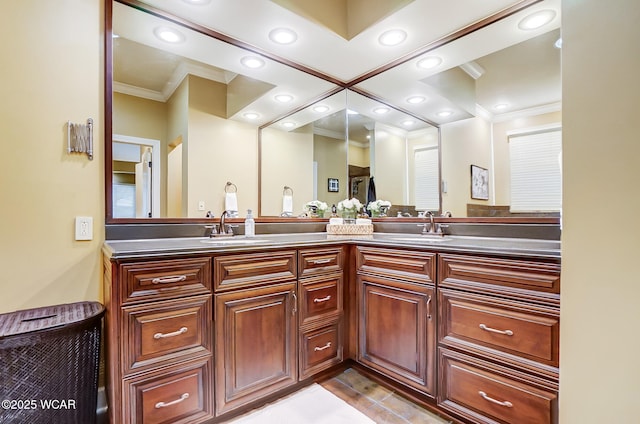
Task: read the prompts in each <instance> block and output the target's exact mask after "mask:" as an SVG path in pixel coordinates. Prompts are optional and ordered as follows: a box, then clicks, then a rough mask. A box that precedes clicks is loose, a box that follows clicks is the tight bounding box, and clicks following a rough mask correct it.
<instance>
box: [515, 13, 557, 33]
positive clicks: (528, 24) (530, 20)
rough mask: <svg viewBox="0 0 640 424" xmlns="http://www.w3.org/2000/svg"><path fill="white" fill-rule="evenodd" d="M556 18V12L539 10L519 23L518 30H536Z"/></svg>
mask: <svg viewBox="0 0 640 424" xmlns="http://www.w3.org/2000/svg"><path fill="white" fill-rule="evenodd" d="M555 17H556V12H555V11H554V10H551V9H545V10H541V11H539V12H536V13H532V14H531V15H529V16H526V17H524V18H523V19H522V20H521V21H520V22H519V23H518V28H520V29H522V30H525V31H529V30H532V29H538V28H540V27H541V26H543V25H546V24H548V23H549V22H551V21H552V20H553V18H555Z"/></svg>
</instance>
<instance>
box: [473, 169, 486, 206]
mask: <svg viewBox="0 0 640 424" xmlns="http://www.w3.org/2000/svg"><path fill="white" fill-rule="evenodd" d="M471 198H472V199H479V200H489V171H488V170H486V169H485V168H481V167H479V166H477V165H471Z"/></svg>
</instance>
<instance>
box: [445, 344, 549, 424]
mask: <svg viewBox="0 0 640 424" xmlns="http://www.w3.org/2000/svg"><path fill="white" fill-rule="evenodd" d="M440 379H441V384H440V393H439V396H438V404H439V406H441V407H443V408H444V409H447V410H449V411H452V412H455V413H457V414H460V415H462V416H464V417H465V418H467V419H468V420H470V421H472V422H477V423H486V422H494V421H493V420H496V421H498V422H504V423H518V424H552V423H557V422H558V417H557V409H558V406H557V387H556V386H554V385H553V384H551V383H548V384H546V383H545V382H544V381H541V380H528V379H527V377H526V375H524V374H518V373H515V372H509V371H508V370H506V369H504V368H499V367H492V366H490V365H489V364H488V363H485V362H482V361H479V360H475V359H473V358H471V357H467V356H465V355H461V354H457V353H455V352H451V351H448V350H446V349H440Z"/></svg>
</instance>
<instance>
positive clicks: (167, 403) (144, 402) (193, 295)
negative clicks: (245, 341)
mask: <svg viewBox="0 0 640 424" xmlns="http://www.w3.org/2000/svg"><path fill="white" fill-rule="evenodd" d="M104 264H105V273H104V280H105V285H104V299H105V306H106V308H107V313H106V319H105V336H106V343H105V350H106V354H107V355H106V356H107V358H106V363H107V396H108V402H109V418H110V422H111V423H113V424H134V423H144V424H149V423H153V424H160V423H187V422H188V423H201V422H206V421H209V420H211V419H212V418H213V417H214V407H213V378H212V377H213V338H212V326H211V306H212V305H211V299H212V293H211V257H209V256H202V257H191V258H178V259H162V260H157V259H149V260H144V259H137V260H135V261H121V262H120V261H117V260H114V261H111V260H109V258H105V262H104Z"/></svg>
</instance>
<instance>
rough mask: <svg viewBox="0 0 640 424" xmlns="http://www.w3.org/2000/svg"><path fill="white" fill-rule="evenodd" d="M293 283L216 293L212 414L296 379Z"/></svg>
mask: <svg viewBox="0 0 640 424" xmlns="http://www.w3.org/2000/svg"><path fill="white" fill-rule="evenodd" d="M295 289H296V283H295V282H291V283H285V284H277V285H272V286H268V287H265V288H260V289H250V290H239V291H234V292H230V293H225V294H219V295H216V305H215V317H216V322H215V327H216V354H217V360H216V414H217V415H220V414H222V413H225V412H228V411H230V410H233V409H236V408H238V407H240V406H242V405H245V404H247V403H249V402H251V401H254V400H256V399H259V398H261V397H263V396H265V395H267V394H269V393H272V392H274V391H276V390H279V389H282V388H284V387H286V386H288V385H290V384H293V383H295V382H296V381H297V379H298V375H297V367H296V356H297V355H296V352H297V348H296V340H297V337H296V336H297V326H296V313H297V310H296V295H295Z"/></svg>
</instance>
